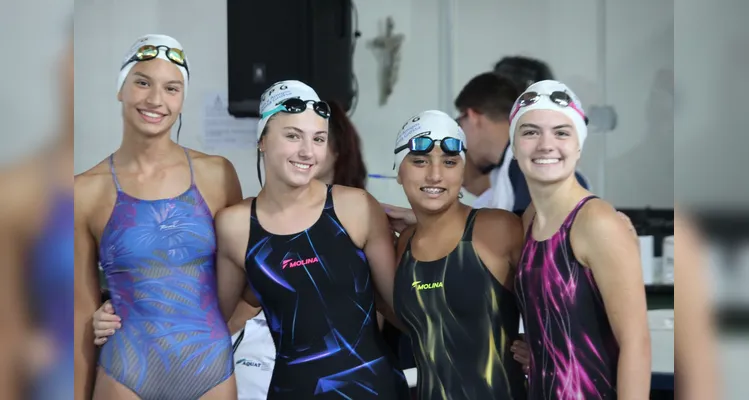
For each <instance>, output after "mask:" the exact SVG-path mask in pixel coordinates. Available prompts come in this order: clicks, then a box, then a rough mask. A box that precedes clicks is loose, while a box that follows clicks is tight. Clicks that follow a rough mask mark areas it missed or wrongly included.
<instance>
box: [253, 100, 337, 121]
mask: <svg viewBox="0 0 749 400" xmlns="http://www.w3.org/2000/svg"><path fill="white" fill-rule="evenodd" d="M309 103H312V109H313V110H314V111H315V113H317V115H319V116H321V117H323V118H325V119H328V118H330V106H329V105H328V103H326V102H324V101H314V100H302V99H298V98H291V99H286V100H284V101H282V102H281V104H279V105H278V107H276V108H273V109H272V110H268V111H266V112H264V113H263V114H262V115H261V116H260V118H261V119H263V118H268V117H270V116H271V115H273V114H275V113H277V112H286V113H291V114H299V113H303V112H304V110H306V109H307V104H309Z"/></svg>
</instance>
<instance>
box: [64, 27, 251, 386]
mask: <svg viewBox="0 0 749 400" xmlns="http://www.w3.org/2000/svg"><path fill="white" fill-rule="evenodd" d="M188 82H189V64H188V63H187V60H186V58H185V56H184V53H183V51H182V46H181V45H180V44H179V42H177V41H176V40H175V39H173V38H171V37H168V36H164V35H148V36H144V37H142V38H140V39H138V41H137V42H136V43H135V44H134V45H133V47H132V49H131V51H130V52H129V53H128V55H127V58H126V59H125V61H124V63H123V66H122V70H121V72H120V82H119V83H120V85H119V94H118V99H119V100H120V102H121V103H122V114H123V120H124V134H123V140H122V145H121V146H120V148H119V149H118V150H117V151H115V152H114V153H113V154H112V155H110V156H109V157H107V158H106V159H105V160H103V161H102V162H101V163H99V164H98V165H96V166H94V167H93V168H91V169H90V170H88V171H86V172H84V173H83V174H80V175H78V176H76V179H75V235H76V236H75V269H76V272H75V273H76V280H75V285H76V310H75V314H76V329H75V333H76V345H77V349H76V355H75V376H76V385H75V386H76V391H77V393H76V398H91V396H92V394H91V393H92V392H93V399H95V400H96V399H113V398H128V399H130V398H139V399H143V400H157V399H158V400H172V399H173V400H196V399H217V400H224V399H226V400H229V399H232V400H233V399H236V397H237V394H236V383H235V379H234V376H233V362H232V346H231V338H230V335H229V331H228V329H227V327H226V324H225V323H224V321H223V317H222V315H221V312H220V309H219V306H218V296H217V293H216V270H215V265H214V262H215V252H216V235H215V232H214V228H213V216H214V215H215V214H216V212H217V211H218V210H221V209H223V208H225V207H226V206H228V205H230V204H234V203H236V202H238V201H239V200H241V189H240V186H239V181H238V179H237V176H236V171H235V170H234V167H233V166H232V165H231V163H229V162H228V161H227V160H226V159H224V158H222V157H216V156H208V155H206V154H202V153H199V152H196V151H193V150H189V149H186V148H183V147H181V146H179V145H178V144H176V143H175V142H174V141H172V140H171V138H170V132H171V128H172V126H173V125H174V123H175V121H176V120H177V118H178V117H179V116H180V113H181V109H182V104H183V101H184V97H185V93H186V92H187V86H188ZM97 263H98V264H100V266H101V268H102V270H103V273H104V276H105V278H106V281H107V286H108V288H109V290H110V293H111V296H112V304H113V306H114V309H115V311H116V312H117V314H118V315H119V316H120V318H121V320H122V328H121V329H119V330H118V331H117V333H116V334H115V335H113V336H112V337H111V338H110V339H109V340H108V341H107V343H106V344H105V345H104V346H103V347H102V349H101V353H100V355H99V360H98V367H99V368H98V374H97V376H96V381H95V385H93V386H94V387H93V388H92V383H93V382H92V381H93V372H94V365H95V363H94V358H95V351H94V345H93V344H92V341H93V337H92V336H91V333H92V328H91V315H92V313H93V312H94V310H96V308H97V307H99V304H100V302H101V299H100V295H99V282H98V274H97V266H96V264H97Z"/></svg>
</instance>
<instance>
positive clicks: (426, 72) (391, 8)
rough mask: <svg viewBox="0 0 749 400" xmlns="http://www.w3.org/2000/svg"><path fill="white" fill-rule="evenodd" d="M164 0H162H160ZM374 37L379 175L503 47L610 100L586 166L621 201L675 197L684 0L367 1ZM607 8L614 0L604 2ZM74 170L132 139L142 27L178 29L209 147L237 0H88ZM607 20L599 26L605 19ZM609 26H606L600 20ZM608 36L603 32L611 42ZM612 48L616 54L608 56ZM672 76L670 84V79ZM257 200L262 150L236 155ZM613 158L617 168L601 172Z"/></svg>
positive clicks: (364, 111) (379, 191)
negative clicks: (380, 72) (677, 68)
mask: <svg viewBox="0 0 749 400" xmlns="http://www.w3.org/2000/svg"><path fill="white" fill-rule="evenodd" d="M153 4H156V5H155V6H154V5H153ZM356 4H357V8H358V13H359V30H360V31H361V32H362V37H361V38H360V40H359V42H358V44H357V49H356V53H355V59H354V65H355V71H356V75H357V77H358V80H359V87H360V97H359V103H358V106H357V109H356V112H355V114H354V115H353V118H352V119H353V121H354V123H355V124H356V126H357V128H358V130H359V132H360V134H361V136H362V140H363V144H364V156H365V159H366V163H367V166H368V168H369V170H370V172H372V173H380V174H391V173H392V171H391V170H392V148H393V140H394V137H395V134H396V132H397V129H398V127H399V126H400V125H402V123H403V121H405V119H406V118H408V117H409V116H411V115H413V114H415V113H417V112H419V111H422V110H425V109H429V108H439V109H443V110H444V111H446V112H448V113H451V114H452V113H454V112H455V111H454V110H453V109H452V108H451V104H452V99H453V98H454V97H455V95H456V94H457V93H458V91H459V90H460V89H461V88H462V86H463V85H464V84H465V83H466V82H467V81H468V80H469V79H470V78H471V77H473V76H474V75H476V74H478V73H481V72H485V71H487V70H489V69H491V67H492V66H493V64H494V62H496V61H497V60H498V59H499V58H500V57H502V56H503V55H513V54H524V55H529V56H534V57H539V58H542V59H544V60H546V61H548V62H549V63H550V64H551V65H552V68H553V69H554V71H555V73H556V74H557V77H558V78H559V79H560V80H563V81H566V82H567V83H568V84H569V85H570V86H571V87H572V88H573V89H575V91H576V92H578V94H579V95H580V96H581V98H582V100H583V102H584V103H585V105H586V106H587V107H590V105H591V104H601V103H610V104H612V105H613V106H614V107H615V108H616V109H617V111H618V112H619V126H618V128H617V130H616V131H615V132H612V133H609V134H606V135H605V136H603V135H591V137H589V139H588V143H587V144H586V152H585V155H584V157H583V161H582V164H581V169H582V170H583V172H585V173H586V174H587V175H588V177H589V178H590V179H591V180H592V181H593V184H594V185H595V186H596V187H597V189H600V188H601V187H602V182H604V178H605V191H603V192H602V194H603V195H604V196H605V197H606V198H608V199H609V200H611V201H613V202H614V204H615V205H616V206H619V207H645V206H654V207H672V206H673V115H672V113H671V114H669V112H670V110H671V103H672V100H671V97H669V95H668V94H663V92H662V91H659V90H661V89H659V88H661V86H663V87H665V89H668V88H669V87H670V88H672V87H673V81H672V79H671V78H670V77H671V76H673V3H672V2H666V1H663V0H656V1H646V0H636V1H634V2H632V1H628V2H613V1H606V2H605V3H603V0H601V2H600V4H599V1H597V0H580V1H577V2H572V3H569V2H562V3H560V2H555V1H552V0H532V1H530V2H521V3H518V2H515V1H509V0H500V1H490V0H460V1H457V0H440V1H435V0H410V1H409V0H379V1H376V2H374V1H356ZM601 4H605V7H602V6H601ZM75 6H76V8H75V11H76V27H75V31H76V61H77V62H76V159H75V162H76V165H75V167H76V172H81V171H83V170H85V169H87V168H89V167H91V166H92V165H93V164H95V163H96V162H98V161H100V160H101V159H103V158H104V157H106V156H107V155H108V154H109V153H110V152H112V151H114V150H115V149H116V148H117V146H118V145H119V143H120V139H121V119H120V114H119V103H117V101H116V98H115V95H116V93H115V91H116V83H115V82H116V77H117V71H118V68H119V63H120V62H121V59H122V57H123V55H124V54H123V53H124V51H125V50H126V49H127V48H128V46H129V45H130V44H131V43H132V41H133V40H134V39H135V38H136V37H137V36H139V35H142V34H145V33H166V34H169V35H172V36H175V37H177V38H178V39H179V40H180V41H181V42H182V43H183V45H184V46H185V48H186V50H187V54H188V57H189V58H190V61H191V67H192V69H191V74H192V77H193V79H192V81H191V83H190V89H189V94H188V98H187V100H186V103H185V107H184V110H183V114H184V116H183V122H184V124H183V128H182V133H181V143H182V144H184V145H186V146H188V147H193V148H195V149H198V150H201V149H202V148H203V146H202V142H201V130H202V108H201V107H202V104H203V97H204V96H205V94H206V93H210V92H213V91H215V90H221V89H225V88H226V87H227V60H226V58H227V54H226V23H225V20H226V17H225V14H226V3H225V1H218V0H179V1H177V0H161V1H159V2H158V3H155V2H153V1H149V0H134V1H128V2H115V1H106V2H95V1H90V0H89V1H84V0H80V1H76V3H75ZM599 13H601V14H602V15H605V16H606V18H605V20H606V25H605V26H603V25H601V24H599V21H603V20H604V19H603V18H602V17H601V16H600V15H599ZM387 16H393V18H394V20H395V29H396V33H403V34H405V35H406V41H405V43H404V46H403V58H402V62H401V70H400V78H399V81H398V84H397V86H396V87H395V90H394V93H393V94H392V96H391V97H390V100H389V101H388V104H387V105H385V106H384V107H380V106H379V105H378V91H377V87H378V86H377V81H376V76H377V63H376V58H375V56H374V53H373V52H372V50H371V49H369V48H368V47H367V43H368V42H369V41H370V40H372V39H373V38H374V37H375V36H377V35H378V34H379V33H380V32H381V29H382V25H383V22H384V20H385V18H386V17H387ZM601 27H603V28H604V29H602V30H601V29H599V28H601ZM599 39H600V40H601V41H599ZM601 55H605V58H601V57H600V56H601ZM669 79H671V80H669ZM221 154H222V155H224V156H226V157H228V158H229V159H230V160H231V161H232V162H234V164H235V166H236V167H237V170H238V172H239V175H240V179H241V181H242V185H243V189H244V192H245V195H253V194H255V193H257V191H258V189H259V186H258V183H257V178H256V174H255V156H254V152H253V151H250V150H231V151H224V152H222V153H221ZM604 166H605V169H604V168H602V167H604ZM369 189H370V191H371V192H372V194H374V195H375V196H376V197H377V198H378V199H380V200H383V201H390V202H395V203H398V204H405V203H406V200H405V196H404V195H403V194H402V191H401V189H400V187H399V186H398V185H397V184H396V183H395V182H394V181H382V180H371V181H370V184H369Z"/></svg>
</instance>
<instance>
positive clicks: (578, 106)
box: [510, 80, 588, 150]
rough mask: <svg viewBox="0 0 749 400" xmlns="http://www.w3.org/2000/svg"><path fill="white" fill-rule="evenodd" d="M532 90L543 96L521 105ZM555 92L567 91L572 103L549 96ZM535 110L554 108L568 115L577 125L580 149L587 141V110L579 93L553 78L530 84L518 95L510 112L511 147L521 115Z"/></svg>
mask: <svg viewBox="0 0 749 400" xmlns="http://www.w3.org/2000/svg"><path fill="white" fill-rule="evenodd" d="M530 92H535V93H538V94H540V95H541V96H539V98H538V101H536V102H535V103H532V104H529V105H525V106H521V105H520V101H521V99H523V96H525V95H527V94H528V93H530ZM554 92H564V93H566V94H567V96H569V98H570V99H571V100H572V102H571V104H569V105H568V106H566V107H565V106H561V105H559V104H557V103H555V102H554V101H552V99H551V98H550V97H549V96H550V95H551V94H552V93H554ZM533 110H553V111H558V112H560V113H562V114H564V115H566V116H567V117H568V118H569V119H570V120H571V121H572V123H573V124H574V126H575V130H576V131H577V135H578V138H579V142H580V149H581V150H582V148H583V143H585V138H586V137H587V136H588V127H587V124H586V121H585V110H584V109H583V106H582V103H581V102H580V99H579V98H578V97H577V95H575V92H573V91H572V90H571V89H570V88H569V87H567V85H565V84H564V83H562V82H559V81H552V80H546V81H541V82H536V83H534V84H532V85H530V86H529V87H528V89H525V91H524V92H523V94H521V95H520V97H518V99H517V100H516V101H515V105H514V106H513V107H512V111H511V112H510V147H511V148H512V146H513V144H514V139H515V133H516V132H515V130H516V129H517V123H518V120H520V117H522V116H523V115H524V114H525V113H527V112H528V111H533Z"/></svg>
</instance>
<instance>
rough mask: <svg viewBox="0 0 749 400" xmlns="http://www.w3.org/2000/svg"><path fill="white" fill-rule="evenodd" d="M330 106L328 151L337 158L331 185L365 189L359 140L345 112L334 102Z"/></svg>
mask: <svg viewBox="0 0 749 400" xmlns="http://www.w3.org/2000/svg"><path fill="white" fill-rule="evenodd" d="M328 104H329V105H330V123H329V130H330V141H331V143H330V149H331V150H332V151H333V153H334V154H336V156H337V158H336V161H335V165H333V183H334V184H336V185H343V186H350V187H355V188H360V189H365V188H366V185H367V167H366V166H365V165H364V157H362V153H361V140H360V139H359V134H358V133H357V132H356V128H354V124H352V123H351V120H350V119H349V118H348V116H346V111H345V110H344V109H343V107H341V105H340V104H338V103H337V102H336V101H329V102H328Z"/></svg>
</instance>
